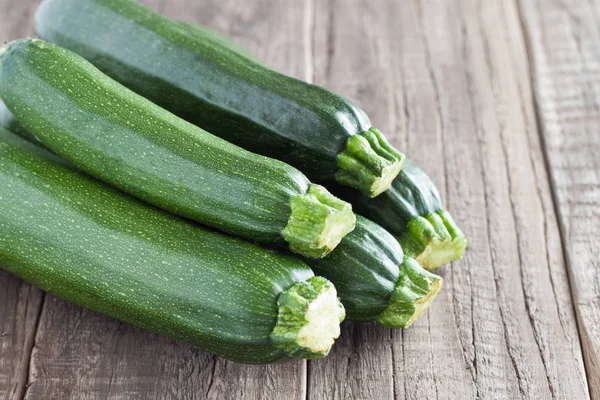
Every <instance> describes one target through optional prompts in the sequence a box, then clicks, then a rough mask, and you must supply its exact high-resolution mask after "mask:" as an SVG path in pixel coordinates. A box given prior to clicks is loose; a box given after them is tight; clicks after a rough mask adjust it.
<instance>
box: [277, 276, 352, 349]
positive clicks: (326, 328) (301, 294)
mask: <svg viewBox="0 0 600 400" xmlns="http://www.w3.org/2000/svg"><path fill="white" fill-rule="evenodd" d="M277 306H278V308H279V315H278V318H277V324H276V325H275V328H274V329H273V331H272V332H271V335H270V339H271V343H272V344H273V346H275V347H278V348H281V349H283V350H284V351H285V353H286V354H287V355H288V356H290V357H295V358H305V359H310V358H322V357H325V356H326V355H327V354H328V353H329V350H331V347H332V346H333V344H334V343H335V339H337V338H338V337H339V336H340V324H341V323H342V321H343V320H344V318H345V317H346V311H345V310H344V306H343V305H342V303H341V302H340V300H339V299H338V297H337V292H336V290H335V287H334V286H333V284H332V283H331V282H329V281H328V280H327V279H325V278H322V277H320V276H314V277H312V278H310V279H308V280H307V281H304V282H298V283H296V284H294V285H293V286H292V287H291V288H289V289H287V290H285V291H283V292H282V293H281V294H280V295H279V298H278V300H277Z"/></svg>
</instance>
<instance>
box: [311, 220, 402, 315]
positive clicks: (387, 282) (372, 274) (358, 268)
mask: <svg viewBox="0 0 600 400" xmlns="http://www.w3.org/2000/svg"><path fill="white" fill-rule="evenodd" d="M403 258H404V252H403V251H402V248H401V247H400V245H399V244H398V242H397V241H396V239H394V237H393V236H391V235H390V234H389V233H387V232H386V231H385V230H384V229H383V228H381V227H380V226H378V225H377V224H375V223H373V222H371V221H369V220H367V219H366V218H362V217H360V216H358V217H357V220H356V228H355V229H354V230H353V231H352V232H350V233H349V234H348V235H347V236H346V237H345V238H344V239H343V240H342V242H341V243H340V244H339V246H338V247H337V248H336V249H335V250H334V251H333V252H331V254H329V255H328V256H327V257H325V258H322V259H319V260H317V259H308V260H306V262H307V264H308V265H309V266H310V267H311V269H312V270H313V271H314V272H315V273H317V274H319V275H322V274H325V275H327V276H325V275H322V276H325V277H326V278H327V279H329V280H330V281H332V282H334V285H335V287H336V289H337V292H338V294H339V296H340V299H341V300H342V303H343V304H344V307H345V309H346V315H347V316H348V319H350V320H353V321H372V320H375V319H376V318H377V317H378V316H379V315H380V314H381V313H382V312H383V311H384V310H385V308H386V307H387V305H388V303H389V300H390V297H391V296H392V292H393V291H394V287H395V286H396V283H397V282H398V277H399V273H400V271H399V268H398V266H399V265H400V264H402V261H403Z"/></svg>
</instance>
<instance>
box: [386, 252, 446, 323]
mask: <svg viewBox="0 0 600 400" xmlns="http://www.w3.org/2000/svg"><path fill="white" fill-rule="evenodd" d="M399 268H400V275H399V277H398V282H397V283H396V287H395V288H394V291H393V292H392V296H391V298H390V301H389V303H388V306H387V307H386V309H385V310H384V311H383V312H382V313H381V314H379V316H378V317H377V319H376V321H377V323H379V324H380V325H382V326H385V327H387V328H408V327H409V326H411V325H412V323H413V322H415V321H416V320H417V319H418V318H419V317H420V316H421V314H423V312H424V311H425V310H427V309H428V308H429V306H430V305H431V303H432V302H433V299H435V296H436V295H437V294H438V292H439V291H440V289H441V288H442V283H443V279H442V278H441V277H439V276H437V275H434V274H432V273H431V272H429V271H427V270H426V269H424V268H423V267H421V265H419V263H418V262H417V261H416V260H415V259H414V258H410V257H404V261H403V262H402V264H401V265H400V266H399Z"/></svg>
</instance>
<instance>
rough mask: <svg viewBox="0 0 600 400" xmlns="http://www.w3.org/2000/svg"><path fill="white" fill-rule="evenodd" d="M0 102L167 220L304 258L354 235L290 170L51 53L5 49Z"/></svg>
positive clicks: (314, 188) (347, 221)
mask: <svg viewBox="0 0 600 400" xmlns="http://www.w3.org/2000/svg"><path fill="white" fill-rule="evenodd" d="M0 97H2V99H3V100H4V102H5V103H6V105H7V107H8V108H9V109H10V111H11V112H12V113H13V114H14V115H15V116H16V117H17V118H18V120H19V121H20V122H21V123H22V124H23V126H25V128H26V129H27V130H28V131H30V132H31V133H33V134H34V135H35V137H36V138H37V139H39V140H40V141H41V142H42V143H43V144H44V145H45V146H47V147H48V148H49V149H51V150H52V151H53V152H55V153H56V154H58V155H60V156H61V157H62V158H64V159H66V160H67V161H69V162H71V163H73V164H74V165H76V166H77V167H78V168H80V169H81V170H83V171H85V172H87V173H89V174H90V175H92V176H95V177H97V178H99V179H101V180H103V181H105V182H108V183H110V184H112V185H114V186H116V187H118V188H120V189H121V190H123V191H125V192H127V193H130V194H132V195H134V196H136V197H138V198H141V199H143V200H145V201H147V202H149V203H151V204H154V205H156V206H158V207H160V208H163V209H165V210H167V211H171V212H173V213H175V214H178V215H181V216H184V217H187V218H189V219H192V220H195V221H198V222H201V223H203V224H205V225H208V226H211V227H214V228H216V229H219V230H222V231H224V232H227V233H230V234H233V235H237V236H240V237H243V238H246V239H249V240H252V241H255V242H258V243H264V244H273V245H279V246H282V245H288V246H289V248H290V249H291V250H292V251H295V252H298V253H300V254H302V255H305V256H310V257H323V256H325V255H326V254H328V253H329V252H330V251H331V250H333V249H334V248H335V246H337V244H338V243H339V241H340V240H341V239H342V238H343V237H344V236H345V235H346V234H347V233H348V232H349V231H351V230H352V229H353V228H354V224H355V216H354V214H353V213H352V208H351V206H350V205H349V204H348V203H346V202H343V201H341V200H339V199H337V198H335V197H334V196H332V195H331V194H330V193H329V192H328V191H327V190H326V189H325V188H323V187H321V186H318V185H314V184H311V183H310V181H309V180H308V179H307V178H306V177H305V176H304V175H303V174H302V173H301V172H300V171H298V170H296V169H295V168H293V167H291V166H289V165H287V164H285V163H283V162H281V161H278V160H274V159H269V158H267V157H263V156H259V155H256V154H253V153H250V152H248V151H246V150H243V149H241V148H239V147H237V146H235V145H232V144H230V143H228V142H226V141H224V140H223V139H220V138H217V137H215V136H213V135H211V134H209V133H208V132H206V131H204V130H202V129H200V128H198V127H196V126H194V125H192V124H190V123H188V122H186V121H184V120H182V119H180V118H178V117H176V116H175V115H173V114H171V113H169V112H168V111H166V110H164V109H162V108H160V107H159V106H157V105H155V104H153V103H151V102H150V101H148V100H146V99H144V98H143V97H141V96H139V95H137V94H135V93H134V92H132V91H130V90H129V89H127V88H125V87H124V86H121V85H120V84H118V83H117V82H115V81H113V80H112V79H110V78H108V77H107V76H106V75H104V74H103V73H102V72H100V71H99V70H97V69H96V68H95V67H94V66H92V64H90V63H88V62H87V61H85V60H84V59H83V58H81V57H80V56H78V55H76V54H75V53H72V52H70V51H68V50H65V49H63V48H60V47H59V46H56V45H54V44H50V43H46V42H44V41H41V40H36V39H22V40H17V41H14V42H11V43H9V44H8V45H6V46H5V47H4V48H3V49H2V50H1V51H0Z"/></svg>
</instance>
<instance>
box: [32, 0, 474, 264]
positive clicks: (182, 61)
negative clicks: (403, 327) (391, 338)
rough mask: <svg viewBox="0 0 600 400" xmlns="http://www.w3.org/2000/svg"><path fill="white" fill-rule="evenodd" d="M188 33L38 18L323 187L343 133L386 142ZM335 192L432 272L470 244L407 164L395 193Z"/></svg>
mask: <svg viewBox="0 0 600 400" xmlns="http://www.w3.org/2000/svg"><path fill="white" fill-rule="evenodd" d="M179 25H181V23H178V22H172V21H169V20H167V19H165V18H162V17H160V16H158V15H156V14H154V13H152V12H151V11H148V10H146V9H144V8H143V7H142V6H140V5H137V4H134V3H133V2H131V1H129V0H45V1H44V3H43V4H42V6H41V8H40V9H39V11H38V13H37V15H36V30H37V33H38V35H40V36H41V37H42V38H45V39H47V40H50V41H53V42H56V43H58V44H60V45H62V46H64V47H67V48H69V49H71V50H73V51H75V52H77V53H79V54H80V55H82V56H83V57H85V58H87V59H88V60H90V61H91V62H93V63H94V64H95V65H96V66H97V67H98V68H100V69H101V70H102V71H104V72H105V73H107V74H108V75H110V76H112V77H113V78H115V79H116V80H118V81H120V82H121V83H123V84H124V85H126V86H128V87H130V88H131V89H133V90H134V91H136V92H138V93H140V94H142V95H144V96H145V97H147V98H149V99H151V100H153V101H155V102H156V103H158V104H161V105H162V106H163V107H165V108H167V109H169V110H170V111H172V112H174V113H175V114H178V115H179V116H181V117H183V118H184V119H187V120H188V121H190V122H192V123H194V124H196V125H198V126H201V127H203V128H206V129H208V130H209V131H210V132H212V133H213V134H215V135H217V136H220V137H223V138H225V139H227V140H229V141H231V142H232V143H235V144H237V145H239V146H241V147H243V148H246V149H248V150H251V151H254V152H256V153H259V154H263V155H266V156H270V157H274V158H278V159H281V160H283V161H286V162H288V163H290V164H292V165H295V166H297V167H298V168H299V169H301V170H302V171H303V172H305V173H306V174H307V175H309V176H310V177H312V178H313V179H315V180H322V181H327V182H331V179H330V178H331V171H332V169H331V168H330V169H329V173H328V174H322V173H323V172H324V171H328V170H327V166H326V165H324V164H323V162H325V163H329V162H330V160H332V159H333V157H334V156H335V155H336V154H338V153H339V149H341V148H342V146H341V145H340V146H334V145H331V143H334V142H335V140H333V141H332V135H333V134H334V133H336V132H338V131H339V130H340V129H341V131H342V132H343V133H344V134H348V133H353V134H356V133H357V132H358V131H362V130H364V131H365V132H366V131H368V132H370V135H372V137H371V138H377V137H381V136H382V135H381V133H380V132H379V131H377V130H376V129H373V128H370V126H369V125H370V124H369V123H368V119H367V117H366V116H365V115H364V113H363V112H362V111H361V110H359V109H358V108H356V107H354V106H349V105H348V103H347V102H345V101H344V100H343V99H339V98H336V99H337V100H336V101H338V100H339V101H340V102H342V103H344V104H345V105H344V106H339V108H338V106H337V105H336V104H337V103H336V101H333V100H331V99H333V98H330V97H329V96H331V94H330V93H328V92H325V91H323V90H322V89H320V88H318V87H315V86H311V85H308V84H305V83H302V82H298V81H296V80H294V79H291V78H289V77H285V76H283V75H280V74H277V73H276V72H273V71H270V70H268V69H267V68H266V67H264V66H262V65H259V64H261V63H260V62H257V61H255V60H252V59H248V58H249V57H248V55H247V54H248V52H247V51H240V48H239V46H238V45H236V44H234V43H232V42H231V41H228V40H227V39H225V38H223V37H222V36H220V37H219V38H218V40H216V41H215V40H213V39H212V38H211V37H210V35H209V34H206V33H204V32H203V31H202V29H204V28H202V27H197V26H196V27H194V26H191V25H189V24H187V25H186V26H187V28H188V29H187V30H186V31H182V29H180V28H178V26H179ZM321 96H323V97H321ZM305 100H306V101H308V102H309V103H310V104H305ZM331 113H335V114H334V115H335V117H334V118H333V121H330V120H329V118H331V117H332V114H331ZM323 115H324V116H325V117H327V118H328V119H327V120H322V119H321V118H324V117H323ZM338 117H339V118H338ZM336 118H338V119H337V120H336ZM323 121H324V122H323ZM354 139H355V140H358V138H354ZM348 144H349V145H350V143H348ZM386 146H387V145H385V144H384V147H386ZM386 148H387V147H386ZM344 157H345V156H340V157H338V162H341V161H343V160H344V159H345V158H344ZM347 161H348V162H349V163H352V161H350V160H349V159H348V160H347ZM328 185H329V187H331V188H334V187H336V186H337V185H335V184H333V183H328ZM336 193H337V194H341V195H342V196H343V197H344V199H346V200H348V201H350V202H352V203H353V204H354V205H355V207H356V209H357V210H358V212H361V213H363V214H364V215H365V216H366V217H368V218H370V219H372V220H373V221H375V222H377V223H379V224H381V225H383V226H384V227H385V228H386V229H388V230H389V231H390V232H391V233H392V234H394V235H395V236H396V237H397V238H398V239H399V240H400V241H401V243H402V244H403V246H405V251H406V252H407V254H409V255H410V256H411V257H415V258H417V260H418V261H419V262H420V263H421V264H422V265H423V266H425V267H427V268H429V269H435V268H437V267H439V266H442V265H444V264H446V263H448V262H451V261H455V260H458V259H460V258H461V257H462V256H463V254H464V252H465V249H466V245H467V242H466V239H465V236H464V235H463V234H462V233H461V232H460V229H459V228H458V226H457V225H456V223H454V221H453V220H452V216H451V215H450V214H449V213H448V211H446V210H444V209H443V207H442V204H441V201H440V196H439V194H438V193H437V189H436V188H435V186H434V184H433V183H432V182H431V180H430V179H429V177H428V176H427V175H426V174H425V172H424V171H423V170H422V169H421V168H419V167H418V166H416V165H415V164H413V163H411V162H410V161H408V160H407V161H406V163H405V165H404V166H403V168H402V170H401V171H400V174H399V175H398V177H397V178H396V179H395V180H394V181H393V183H392V187H391V188H390V189H388V190H386V191H384V192H383V193H382V194H381V195H379V196H378V197H377V198H376V199H374V200H370V199H367V198H365V197H364V196H362V195H361V194H359V193H357V192H356V191H354V190H352V189H347V188H342V189H341V190H338V191H336Z"/></svg>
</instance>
